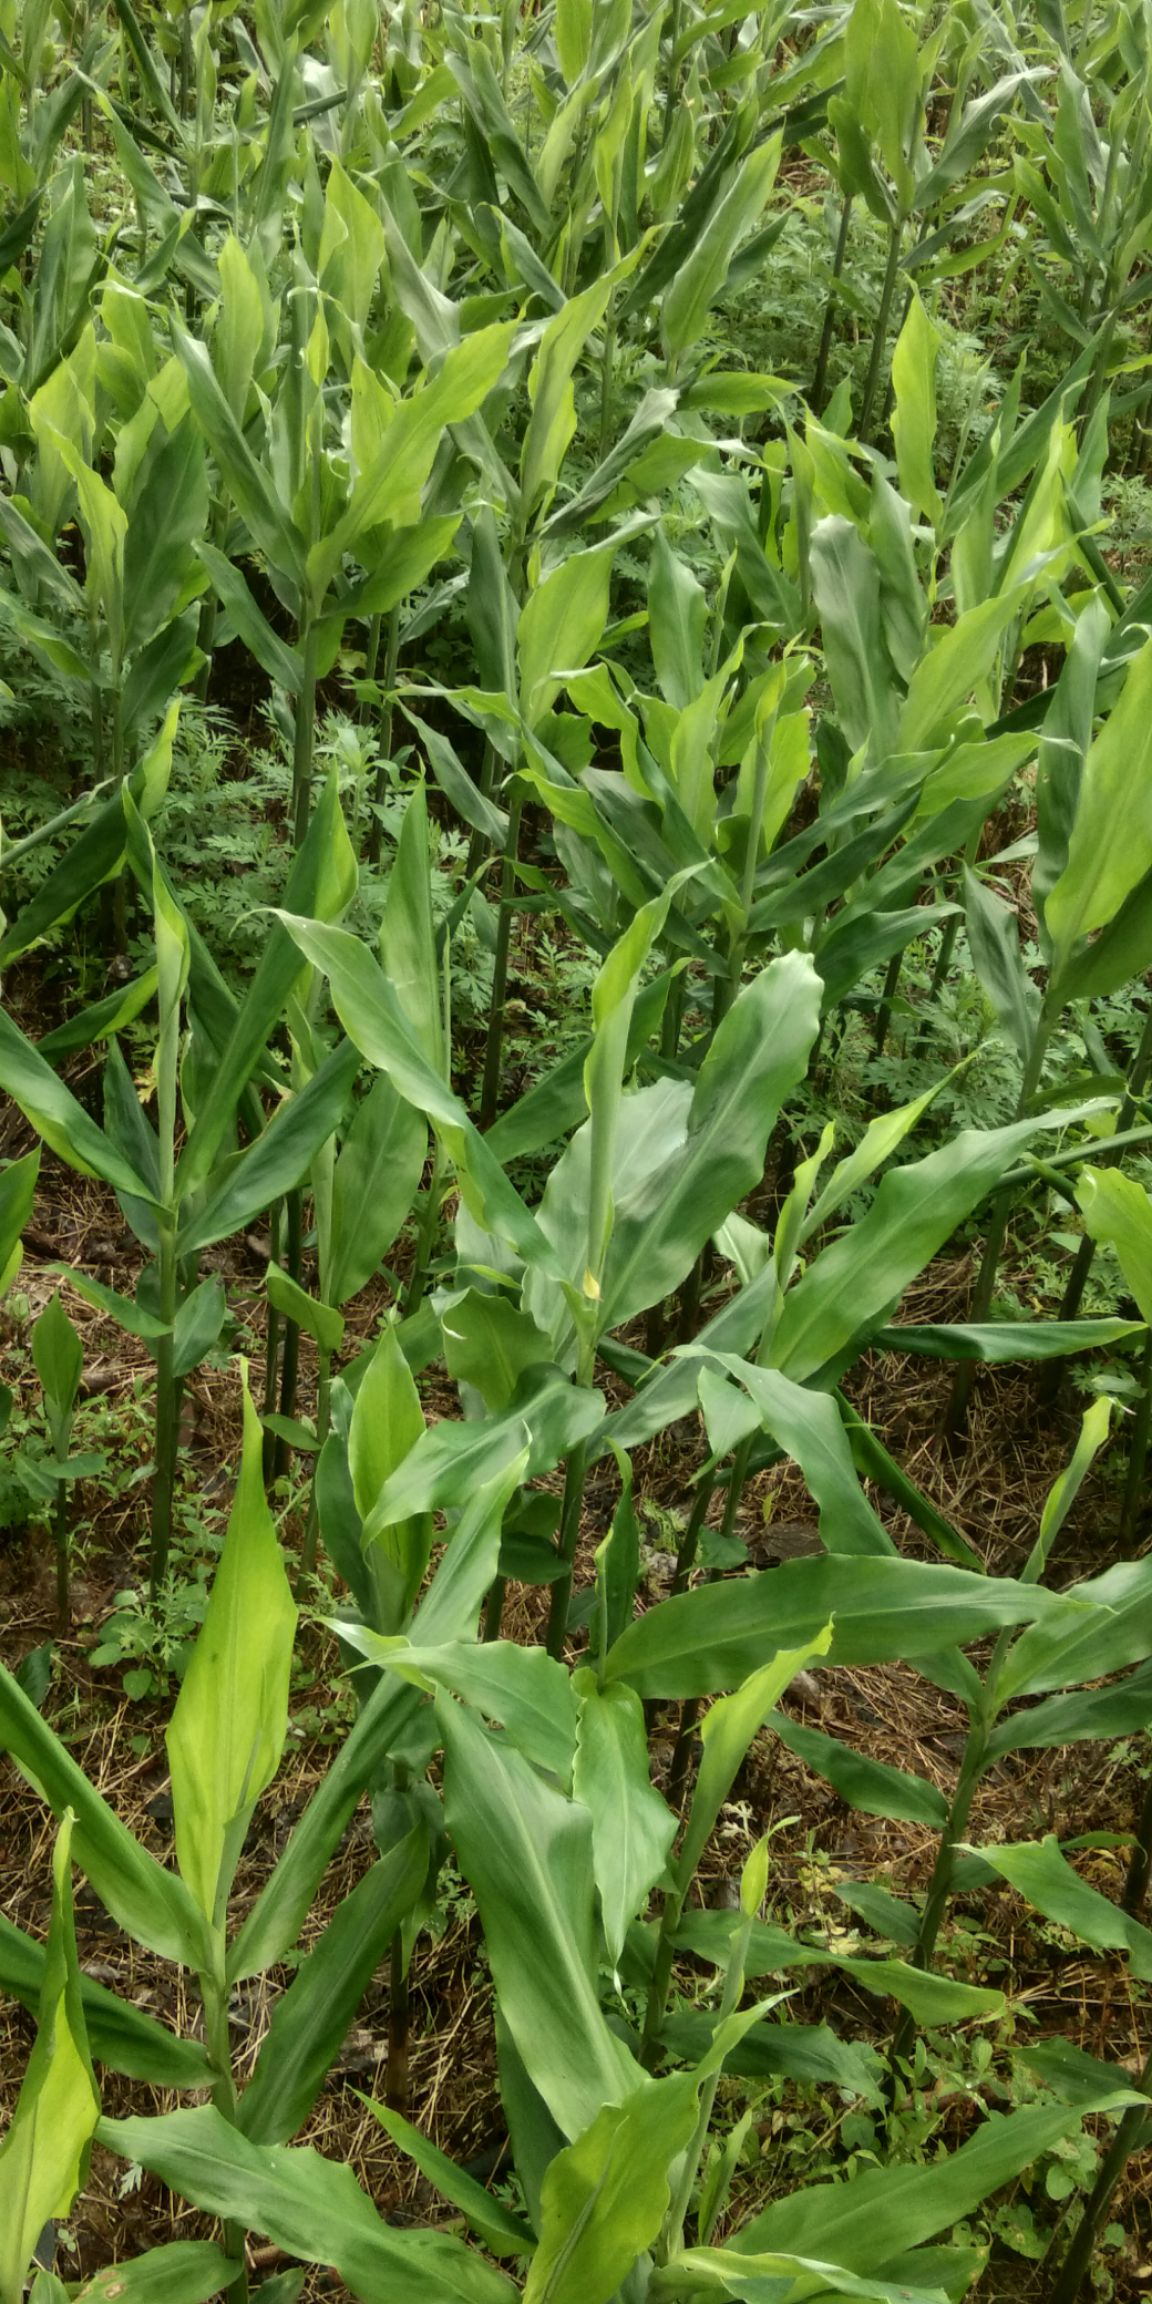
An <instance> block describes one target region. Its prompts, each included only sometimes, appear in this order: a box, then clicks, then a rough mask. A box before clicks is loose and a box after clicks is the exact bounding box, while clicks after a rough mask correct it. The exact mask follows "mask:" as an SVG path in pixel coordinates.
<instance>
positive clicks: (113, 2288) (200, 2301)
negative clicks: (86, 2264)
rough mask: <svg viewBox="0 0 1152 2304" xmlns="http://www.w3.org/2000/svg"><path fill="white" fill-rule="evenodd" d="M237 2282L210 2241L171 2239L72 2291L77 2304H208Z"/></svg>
mask: <svg viewBox="0 0 1152 2304" xmlns="http://www.w3.org/2000/svg"><path fill="white" fill-rule="evenodd" d="M235 2278H236V2258H235V2257H234V2256H226V2255H225V2254H224V2251H223V2249H222V2248H217V2247H216V2246H215V2244H214V2243H213V2242H212V2241H211V2240H171V2241H169V2242H167V2244H161V2246H160V2247H159V2248H149V2250H148V2251H147V2254H146V2255H144V2256H136V2257H134V2258H133V2260H132V2262H131V2263H130V2264H110V2265H109V2266H108V2268H107V2270H106V2271H103V2272H98V2273H97V2274H96V2277H95V2279H94V2280H88V2281H86V2282H85V2284H84V2286H83V2288H81V2289H79V2290H77V2291H76V2293H75V2304H209V2298H210V2297H213V2296H219V2294H220V2293H221V2291H222V2289H225V2288H230V2287H231V2286H232V2284H233V2282H234V2281H235ZM265 2292H266V2291H265Z"/></svg>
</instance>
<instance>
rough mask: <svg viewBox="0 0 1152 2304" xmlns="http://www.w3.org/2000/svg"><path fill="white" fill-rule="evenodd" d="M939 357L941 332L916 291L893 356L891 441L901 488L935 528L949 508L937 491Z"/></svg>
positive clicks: (910, 501)
mask: <svg viewBox="0 0 1152 2304" xmlns="http://www.w3.org/2000/svg"><path fill="white" fill-rule="evenodd" d="M939 352H940V332H939V330H938V329H937V328H935V327H934V326H933V324H932V322H931V320H930V319H929V318H928V314H927V313H926V311H925V310H924V306H923V304H922V303H921V301H920V298H919V296H918V295H917V293H916V290H915V289H913V291H912V301H911V303H910V304H909V306H908V317H907V319H906V320H905V322H904V326H903V327H902V329H901V330H900V334H899V336H898V337H897V340H896V348H895V351H894V352H893V354H892V390H893V394H894V397H895V403H896V404H895V408H894V410H893V415H892V438H893V440H894V441H895V443H896V469H897V471H898V472H899V474H900V486H901V489H902V490H903V492H904V494H905V496H906V497H907V498H908V501H909V503H910V504H911V505H912V506H913V507H914V509H915V510H916V511H917V512H919V513H921V514H922V515H923V517H924V518H925V520H929V521H931V523H932V525H933V527H938V526H939V524H940V518H941V514H942V512H943V509H944V508H943V505H942V504H941V502H940V496H939V491H938V490H937V487H936V472H935V466H934V459H933V451H934V448H935V445H936V361H937V358H938V357H939Z"/></svg>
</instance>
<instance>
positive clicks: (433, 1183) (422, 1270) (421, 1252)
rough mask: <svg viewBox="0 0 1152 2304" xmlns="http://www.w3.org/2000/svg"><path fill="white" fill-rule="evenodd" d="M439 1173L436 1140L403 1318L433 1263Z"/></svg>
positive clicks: (412, 1308)
mask: <svg viewBox="0 0 1152 2304" xmlns="http://www.w3.org/2000/svg"><path fill="white" fill-rule="evenodd" d="M442 1173H443V1154H442V1152H441V1149H440V1143H439V1140H438V1139H437V1141H436V1145H435V1149H434V1151H433V1154H432V1174H431V1176H430V1177H429V1179H428V1189H427V1195H426V1198H425V1201H424V1208H423V1212H422V1214H421V1217H420V1229H419V1232H418V1233H417V1235H416V1253H415V1256H414V1258H413V1262H412V1270H411V1272H410V1273H409V1275H408V1285H407V1287H406V1288H405V1290H404V1305H403V1311H404V1316H405V1318H407V1316H408V1314H409V1312H414V1311H415V1310H416V1306H417V1305H418V1304H419V1302H420V1299H421V1297H422V1296H423V1294H424V1283H425V1281H426V1280H427V1278H428V1268H429V1265H430V1264H431V1262H432V1251H433V1249H434V1248H435V1245H436V1231H437V1227H438V1225H439V1222H440V1179H441V1175H442Z"/></svg>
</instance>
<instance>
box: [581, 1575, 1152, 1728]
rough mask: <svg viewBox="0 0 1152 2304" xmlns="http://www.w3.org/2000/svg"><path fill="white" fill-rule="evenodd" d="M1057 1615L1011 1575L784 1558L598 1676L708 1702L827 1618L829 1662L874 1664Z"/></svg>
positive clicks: (686, 1595)
mask: <svg viewBox="0 0 1152 2304" xmlns="http://www.w3.org/2000/svg"><path fill="white" fill-rule="evenodd" d="M1062 1606H1063V1604H1062V1602H1061V1600H1060V1598H1059V1597H1058V1596H1057V1595H1056V1594H1055V1593H1051V1592H1045V1591H1043V1590H1039V1589H1037V1588H1036V1587H1035V1586H1029V1585H1024V1584H1017V1583H1014V1582H1013V1581H1012V1580H1011V1579H1010V1578H1008V1577H992V1576H975V1575H972V1574H971V1573H970V1572H969V1571H968V1570H967V1569H964V1568H944V1567H940V1568H937V1567H929V1566H927V1565H925V1564H923V1563H922V1562H920V1561H918V1560H867V1559H844V1558H834V1557H827V1558H822V1559H815V1560H789V1561H786V1562H785V1564H784V1566H783V1567H782V1568H770V1569H765V1570H763V1571H761V1573H760V1574H759V1575H756V1576H739V1577H732V1578H728V1579H726V1580H725V1581H724V1582H722V1583H720V1584H710V1585H704V1586H702V1587H701V1588H700V1589H699V1590H697V1591H695V1592H682V1593H680V1594H679V1595H678V1596H677V1597H676V1598H674V1599H671V1600H665V1601H664V1602H663V1603H662V1605H661V1606H660V1607H659V1608H653V1609H650V1610H649V1612H648V1614H647V1615H646V1616H643V1617H641V1618H639V1620H638V1621H637V1622H636V1623H634V1624H630V1625H629V1627H628V1630H627V1631H626V1632H624V1633H622V1634H621V1637H620V1639H619V1640H617V1642H616V1644H615V1646H614V1647H613V1648H611V1649H609V1652H608V1659H607V1666H606V1671H607V1677H608V1679H609V1680H626V1681H627V1682H628V1685H629V1687H631V1688H635V1690H636V1692H637V1694H638V1695H640V1696H643V1697H649V1696H710V1695H714V1694H716V1692H717V1691H718V1690H720V1689H723V1688H733V1687H735V1686H737V1685H738V1684H739V1683H740V1682H741V1681H742V1680H745V1679H746V1678H747V1676H748V1674H749V1673H750V1672H754V1671H755V1670H756V1669H757V1667H758V1666H759V1665H761V1664H762V1663H763V1662H764V1657H765V1650H766V1649H768V1650H769V1651H772V1650H775V1649H783V1648H796V1647H799V1646H800V1645H802V1643H803V1642H804V1641H806V1640H812V1639H814V1638H815V1636H816V1634H817V1633H818V1632H819V1630H820V1627H821V1626H822V1625H823V1624H826V1623H827V1622H828V1620H829V1618H832V1619H833V1636H832V1645H831V1648H830V1649H829V1651H828V1662H829V1664H866V1663H867V1664H877V1663H881V1662H883V1661H884V1660H886V1659H889V1658H892V1657H897V1656H899V1657H904V1658H915V1657H916V1656H931V1655H933V1654H938V1653H939V1652H940V1651H941V1650H943V1649H946V1648H954V1647H957V1646H963V1645H965V1644H966V1643H967V1642H968V1641H971V1640H979V1639H982V1638H983V1637H984V1636H985V1634H986V1633H988V1632H991V1631H994V1630H998V1629H999V1628H1000V1627H1002V1626H1003V1625H1005V1624H1027V1623H1029V1622H1030V1621H1031V1620H1032V1619H1033V1618H1047V1617H1048V1616H1050V1615H1052V1616H1055V1615H1056V1614H1058V1613H1059V1612H1060V1611H1061V1609H1062ZM1101 1613H1103V1612H1101ZM1150 1644H1152V1643H1150ZM1101 1669H1102V1670H1104V1669H1107V1667H1103V1666H1102V1667H1101Z"/></svg>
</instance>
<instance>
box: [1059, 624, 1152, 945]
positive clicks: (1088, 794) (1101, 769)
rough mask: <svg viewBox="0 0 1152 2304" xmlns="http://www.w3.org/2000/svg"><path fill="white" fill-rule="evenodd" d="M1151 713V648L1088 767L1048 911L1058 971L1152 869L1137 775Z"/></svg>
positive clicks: (1147, 812)
mask: <svg viewBox="0 0 1152 2304" xmlns="http://www.w3.org/2000/svg"><path fill="white" fill-rule="evenodd" d="M1150 712H1152V640H1147V641H1145V643H1144V646H1143V647H1142V648H1141V650H1140V653H1139V655H1138V656H1136V657H1135V658H1134V660H1133V662H1132V664H1131V667H1130V669H1129V672H1128V677H1127V679H1126V680H1125V682H1124V687H1123V691H1122V693H1121V696H1120V701H1119V703H1118V704H1115V705H1114V706H1113V708H1112V711H1111V713H1110V714H1109V717H1108V719H1107V720H1106V721H1105V723H1104V726H1103V728H1102V729H1101V731H1100V734H1099V736H1098V737H1097V738H1096V741H1095V743H1094V744H1093V746H1092V748H1091V750H1090V752H1089V754H1088V757H1087V759H1086V761H1085V763H1084V773H1083V776H1082V778H1081V783H1080V793H1079V798H1078V802H1077V807H1076V817H1075V822H1074V823H1073V826H1072V834H1071V838H1070V840H1069V843H1068V861H1067V863H1066V865H1065V867H1064V870H1063V872H1062V873H1061V874H1060V877H1059V879H1058V880H1057V882H1056V884H1055V886H1054V887H1053V888H1052V889H1050V891H1049V894H1048V898H1047V902H1046V903H1045V906H1044V917H1045V922H1046V925H1047V929H1048V934H1049V936H1050V937H1051V939H1052V943H1053V946H1054V947H1055V953H1056V967H1057V970H1059V968H1060V967H1061V966H1062V965H1063V963H1064V962H1065V961H1066V960H1067V959H1068V957H1069V956H1070V954H1071V951H1072V948H1073V946H1074V944H1075V943H1076V942H1077V939H1078V938H1079V937H1081V936H1089V935H1091V934H1092V933H1093V931H1094V930H1095V929H1097V928H1103V927H1105V926H1106V925H1107V923H1108V922H1109V921H1110V920H1111V919H1112V918H1113V916H1114V915H1115V914H1116V913H1117V912H1118V911H1119V909H1120V906H1121V905H1122V903H1123V902H1124V899H1125V897H1126V896H1128V895H1129V894H1130V893H1131V891H1132V889H1133V888H1135V887H1136V885H1137V882H1138V881H1140V880H1142V879H1143V878H1144V875H1145V873H1146V872H1147V871H1148V870H1149V868H1150V867H1152V796H1150V794H1149V790H1148V781H1147V778H1146V777H1144V776H1142V775H1138V774H1134V772H1133V763H1134V762H1135V761H1139V760H1141V759H1142V758H1143V747H1144V744H1145V741H1146V736H1147V729H1148V718H1149V713H1150Z"/></svg>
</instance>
